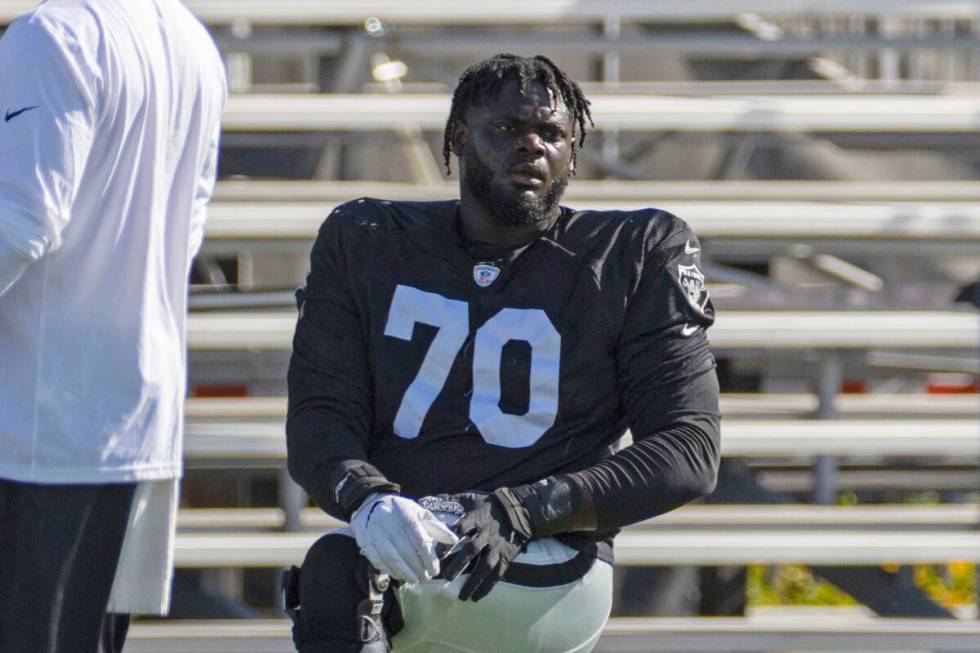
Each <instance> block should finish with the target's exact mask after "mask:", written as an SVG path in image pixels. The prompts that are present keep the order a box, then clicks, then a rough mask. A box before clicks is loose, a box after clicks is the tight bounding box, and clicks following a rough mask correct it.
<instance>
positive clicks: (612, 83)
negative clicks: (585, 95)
mask: <svg viewBox="0 0 980 653" xmlns="http://www.w3.org/2000/svg"><path fill="white" fill-rule="evenodd" d="M622 30H623V26H622V21H621V20H620V18H619V16H607V17H606V19H605V20H604V21H603V23H602V34H603V36H605V37H606V40H608V41H616V40H618V39H619V37H620V35H621V34H622ZM621 75H622V72H621V68H620V55H619V53H618V52H613V51H608V52H605V53H603V55H602V81H603V85H604V86H606V87H607V88H609V87H617V86H619V82H620V80H621ZM602 156H603V158H604V159H605V160H607V161H616V160H618V159H619V130H618V129H606V130H604V131H603V133H602Z"/></svg>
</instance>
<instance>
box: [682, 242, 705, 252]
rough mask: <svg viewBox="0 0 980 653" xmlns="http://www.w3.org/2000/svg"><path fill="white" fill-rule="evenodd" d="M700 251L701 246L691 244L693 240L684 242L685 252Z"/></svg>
mask: <svg viewBox="0 0 980 653" xmlns="http://www.w3.org/2000/svg"><path fill="white" fill-rule="evenodd" d="M700 251H701V248H700V247H695V246H693V245H691V241H687V242H686V243H684V253H685V254H694V253H696V252H700Z"/></svg>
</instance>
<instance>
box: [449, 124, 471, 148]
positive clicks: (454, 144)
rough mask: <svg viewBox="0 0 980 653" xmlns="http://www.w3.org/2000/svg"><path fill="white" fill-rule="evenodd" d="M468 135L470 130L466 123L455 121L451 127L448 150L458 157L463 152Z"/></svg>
mask: <svg viewBox="0 0 980 653" xmlns="http://www.w3.org/2000/svg"><path fill="white" fill-rule="evenodd" d="M469 133H470V129H469V127H467V126H466V123H464V122H463V121H462V120H457V121H456V124H455V125H454V126H453V135H452V138H451V139H450V141H449V145H450V149H451V150H452V152H453V154H455V155H456V156H459V155H460V153H461V152H462V151H463V145H464V144H465V143H466V139H467V138H468V137H469Z"/></svg>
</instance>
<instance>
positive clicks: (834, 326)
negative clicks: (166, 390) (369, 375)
mask: <svg viewBox="0 0 980 653" xmlns="http://www.w3.org/2000/svg"><path fill="white" fill-rule="evenodd" d="M295 325H296V313H295V311H292V310H287V311H282V312H265V313H258V312H244V311H243V312H235V313H220V312H212V313H196V314H191V315H190V316H189V317H188V320H187V344H188V347H189V348H191V349H212V350H240V349H256V350H263V349H265V350H269V349H280V350H281V349H289V348H290V347H291V346H292V337H293V329H294V327H295ZM708 333H709V338H710V340H711V343H712V346H713V347H714V348H716V349H781V348H782V349H810V348H813V349H821V348H839V349H872V348H885V347H916V348H928V349H949V348H953V349H966V350H973V349H975V348H976V344H977V342H980V320H978V319H977V317H976V315H975V314H972V313H969V312H965V311H964V312H951V311H765V312H763V311H725V312H724V313H723V314H721V315H719V317H718V321H717V322H716V324H715V326H714V327H712V329H711V330H710V331H709V332H708Z"/></svg>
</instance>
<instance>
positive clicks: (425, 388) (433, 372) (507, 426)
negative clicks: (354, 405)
mask: <svg viewBox="0 0 980 653" xmlns="http://www.w3.org/2000/svg"><path fill="white" fill-rule="evenodd" d="M416 323H421V324H428V325H429V326H433V327H436V328H437V329H438V331H437V332H436V337H435V339H434V340H433V341H432V345H431V346H430V347H429V351H428V352H426V354H425V358H424V360H423V361H422V367H421V368H420V369H419V373H418V375H417V376H416V377H415V379H414V380H413V381H412V382H411V383H410V384H409V386H408V389H407V390H406V391H405V396H404V397H403V398H402V402H401V404H400V405H399V407H398V412H397V414H396V415H395V424H394V431H395V435H397V436H399V437H401V438H406V439H411V438H417V437H418V435H419V431H420V430H421V429H422V421H423V420H424V419H425V416H426V414H427V413H428V412H429V408H431V407H432V404H433V402H434V401H435V400H436V397H437V396H438V395H439V393H440V392H442V388H443V386H445V384H446V379H448V378H449V371H450V369H451V368H452V364H453V360H455V358H456V356H457V355H458V353H459V351H460V350H461V349H462V348H463V345H464V343H465V342H466V336H467V334H468V333H469V305H468V304H467V303H466V302H464V301H460V300H457V299H448V298H446V297H443V296H442V295H437V294H435V293H431V292H426V291H424V290H419V289H417V288H412V287H409V286H401V285H399V286H398V287H397V288H396V289H395V296H394V298H393V299H392V301H391V309H390V310H389V312H388V323H387V325H386V326H385V335H386V336H391V337H394V338H399V339H401V340H411V339H412V332H413V330H414V328H415V324H416ZM513 341H520V342H526V343H527V344H528V345H529V346H530V348H531V371H530V375H531V378H530V393H531V396H530V398H529V402H528V411H527V412H526V413H525V414H523V415H512V414H509V413H505V412H503V411H502V410H501V409H500V398H501V394H502V388H501V379H500V362H501V356H502V355H503V349H504V347H505V346H506V345H507V344H508V343H510V342H513ZM560 367H561V335H560V334H559V333H558V331H557V330H556V329H555V327H554V325H553V324H552V323H551V320H550V319H548V316H547V314H546V313H545V312H544V311H542V310H541V309H537V308H531V309H518V308H505V309H502V310H501V311H500V312H498V313H497V314H496V315H494V316H493V317H492V318H490V319H489V320H487V322H486V323H485V324H484V325H483V326H481V327H480V328H479V329H478V330H477V332H476V338H475V341H474V344H473V394H472V395H471V397H470V415H469V417H470V421H472V422H473V424H474V425H475V426H476V427H477V428H478V429H479V430H480V434H481V435H482V436H483V439H484V440H486V441H487V442H488V443H489V444H493V445H497V446H500V447H508V448H512V449H517V448H522V447H529V446H531V445H533V444H534V443H535V442H537V441H538V440H539V439H540V438H541V436H542V435H544V432H545V431H547V430H548V429H549V428H551V425H552V424H554V423H555V417H556V416H557V415H558V373H559V369H560Z"/></svg>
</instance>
